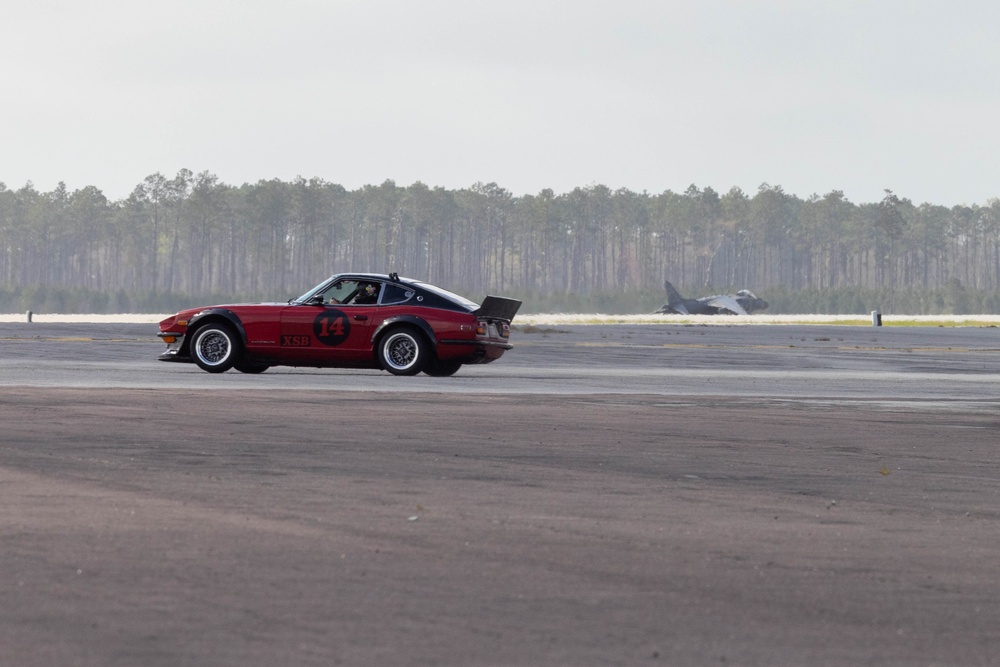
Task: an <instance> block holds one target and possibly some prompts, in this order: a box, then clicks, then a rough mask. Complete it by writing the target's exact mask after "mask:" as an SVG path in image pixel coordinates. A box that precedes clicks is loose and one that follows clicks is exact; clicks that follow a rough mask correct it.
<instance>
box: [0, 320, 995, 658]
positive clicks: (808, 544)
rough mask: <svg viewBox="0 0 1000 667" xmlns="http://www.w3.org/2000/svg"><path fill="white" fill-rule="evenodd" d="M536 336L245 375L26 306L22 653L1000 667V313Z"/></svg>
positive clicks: (8, 403) (10, 539)
mask: <svg viewBox="0 0 1000 667" xmlns="http://www.w3.org/2000/svg"><path fill="white" fill-rule="evenodd" d="M514 343H515V345H516V347H515V349H514V350H513V351H512V352H510V353H508V355H506V356H505V357H504V358H503V359H501V360H500V361H498V362H497V363H495V364H491V365H487V366H482V367H466V368H463V369H462V370H461V371H459V373H458V374H457V375H456V376H454V377H452V378H428V377H415V378H397V377H393V376H390V375H388V374H386V373H379V372H375V371H341V370H316V369H290V368H289V369H272V370H270V371H268V372H267V373H264V374H262V375H257V376H251V375H241V374H238V373H235V372H230V373H226V374H224V375H221V376H220V375H210V374H207V373H203V372H201V371H200V370H198V369H197V368H196V367H195V366H193V365H184V364H164V363H160V362H157V361H155V357H156V355H157V354H158V353H159V351H160V349H161V347H162V346H161V345H160V343H159V342H158V340H157V339H156V338H155V325H153V326H150V325H68V324H30V325H29V324H0V416H2V431H0V500H2V502H0V559H2V561H0V564H2V569H0V571H2V572H3V573H4V576H3V578H2V579H0V602H2V604H0V647H2V650H3V653H2V655H3V658H2V664H4V665H8V664H9V665H52V664H65V665H70V664H72V665H87V666H89V665H95V666H96V665H140V664H141V665H163V666H167V665H171V666H174V665H275V664H282V665H332V664H344V665H369V664H384V665H539V664H554V665H616V664H618V665H635V664H663V665H706V664H737V665H802V664H823V665H990V664H995V662H996V655H997V654H998V652H1000V580H998V577H997V574H996V565H995V563H996V560H997V556H998V554H1000V511H998V500H1000V485H998V480H1000V454H998V446H997V442H998V435H1000V338H998V331H997V329H995V328H968V329H964V328H963V329H954V328H939V327H921V328H895V327H892V328H890V327H882V328H875V327H872V328H868V327H833V326H790V325H789V326H752V327H744V326H676V325H647V326H627V325H615V326H592V327H585V326H572V327H552V328H546V327H535V328H533V329H531V330H530V331H524V330H522V331H515V333H514Z"/></svg>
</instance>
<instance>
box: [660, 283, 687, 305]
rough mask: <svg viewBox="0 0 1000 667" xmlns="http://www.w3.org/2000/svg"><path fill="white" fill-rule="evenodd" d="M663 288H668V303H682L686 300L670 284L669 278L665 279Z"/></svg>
mask: <svg viewBox="0 0 1000 667" xmlns="http://www.w3.org/2000/svg"><path fill="white" fill-rule="evenodd" d="M663 288H664V289H666V290H667V305H671V304H674V303H680V302H681V301H683V300H684V297H682V296H681V295H680V293H679V292H678V291H677V290H676V289H675V288H674V286H673V285H671V284H670V281H669V280H664V281H663Z"/></svg>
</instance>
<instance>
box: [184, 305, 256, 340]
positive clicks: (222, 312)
mask: <svg viewBox="0 0 1000 667" xmlns="http://www.w3.org/2000/svg"><path fill="white" fill-rule="evenodd" d="M204 320H208V321H209V322H212V321H219V320H225V321H226V322H228V323H229V324H232V325H233V327H234V328H235V329H236V333H237V334H238V335H239V337H240V340H241V341H242V343H243V344H244V345H246V344H247V331H246V329H245V328H244V327H243V322H241V321H240V318H239V317H238V316H237V315H236V313H234V312H233V311H231V310H229V309H228V308H206V309H205V310H203V311H201V312H199V313H197V314H196V315H195V316H194V317H192V318H191V319H190V320H189V321H188V324H187V330H188V331H194V330H195V329H197V328H198V327H199V326H200V323H201V322H202V321H204ZM190 340H191V337H190V336H187V335H185V336H184V345H185V347H188V346H189V345H190V342H189V341H190Z"/></svg>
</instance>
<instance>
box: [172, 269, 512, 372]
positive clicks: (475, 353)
mask: <svg viewBox="0 0 1000 667" xmlns="http://www.w3.org/2000/svg"><path fill="white" fill-rule="evenodd" d="M520 306H521V302H520V301H517V300H516V299H507V298H504V297H497V296H487V297H486V299H485V300H484V301H483V303H482V304H481V305H479V304H475V303H473V302H471V301H469V300H468V299H465V298H463V297H461V296H459V295H457V294H453V293H451V292H449V291H447V290H443V289H441V288H439V287H435V286H433V285H429V284H427V283H425V282H421V281H419V280H410V279H408V278H400V277H399V276H398V275H396V274H395V273H390V274H388V275H383V274H375V273H341V274H337V275H334V276H331V277H330V278H328V279H326V280H324V281H323V282H322V283H320V284H319V285H317V286H316V287H314V288H313V289H311V290H309V291H308V292H306V293H305V294H303V295H302V296H300V297H298V298H296V299H291V300H290V301H288V302H287V303H261V304H240V305H227V306H210V307H206V308H192V309H190V310H182V311H181V312H179V313H177V314H176V315H174V316H173V317H168V318H167V319H165V320H163V321H162V322H160V333H159V336H160V338H161V339H163V342H164V343H166V344H167V350H166V352H164V353H163V354H161V355H160V356H159V359H160V360H161V361H183V362H192V361H193V362H194V363H196V364H198V366H200V367H201V368H202V369H203V370H206V371H208V372H209V373H222V372H224V371H227V370H229V369H230V368H235V369H236V370H238V371H242V372H244V373H260V372H262V371H265V370H267V369H268V368H270V367H271V366H314V367H317V368H319V367H328V368H334V367H336V368H342V367H356V368H382V369H384V370H387V371H389V372H390V373H393V374H394V375H416V374H417V373H419V372H421V371H423V372H424V373H427V374H428V375H434V376H447V375H452V374H454V373H455V371H457V370H458V369H459V367H461V366H462V364H488V363H490V362H491V361H495V360H496V359H499V358H500V357H501V356H502V355H503V353H504V351H505V350H509V349H511V344H510V342H509V338H510V322H511V320H512V319H513V318H514V315H515V314H516V313H517V309H518V308H520Z"/></svg>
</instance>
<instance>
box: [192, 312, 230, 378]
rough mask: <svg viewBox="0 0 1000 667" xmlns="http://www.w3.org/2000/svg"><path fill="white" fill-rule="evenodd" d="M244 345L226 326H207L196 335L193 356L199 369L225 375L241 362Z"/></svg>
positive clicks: (193, 342)
mask: <svg viewBox="0 0 1000 667" xmlns="http://www.w3.org/2000/svg"><path fill="white" fill-rule="evenodd" d="M242 354H243V344H242V343H241V342H240V339H239V337H237V335H236V332H234V331H233V328H232V327H230V326H229V325H226V324H206V325H205V326H203V327H201V328H200V329H198V330H197V331H196V332H195V333H194V338H193V339H192V340H191V356H192V357H193V358H194V362H195V363H196V364H198V367H199V368H201V369H202V370H203V371H208V372H209V373H224V372H226V371H228V370H229V369H230V368H232V367H233V366H234V365H236V363H237V362H238V361H239V360H240V357H241V356H242Z"/></svg>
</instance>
